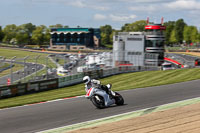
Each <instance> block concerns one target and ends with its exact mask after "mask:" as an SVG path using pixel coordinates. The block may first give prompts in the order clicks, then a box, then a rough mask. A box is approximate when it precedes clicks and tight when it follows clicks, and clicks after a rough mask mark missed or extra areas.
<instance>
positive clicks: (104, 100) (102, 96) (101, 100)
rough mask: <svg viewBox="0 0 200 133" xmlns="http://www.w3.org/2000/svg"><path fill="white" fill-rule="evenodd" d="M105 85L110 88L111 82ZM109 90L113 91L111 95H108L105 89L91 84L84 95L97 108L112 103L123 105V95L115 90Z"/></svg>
mask: <svg viewBox="0 0 200 133" xmlns="http://www.w3.org/2000/svg"><path fill="white" fill-rule="evenodd" d="M106 86H107V87H108V88H109V89H110V88H111V84H108V85H106ZM111 92H112V93H114V94H113V96H110V95H109V94H107V93H106V91H104V90H102V89H99V87H98V86H92V87H91V88H90V89H88V90H87V93H86V95H85V97H86V98H88V99H90V100H91V101H92V103H93V104H94V106H96V107H97V108H99V109H103V108H106V107H109V106H111V105H113V104H116V105H123V104H124V99H123V97H122V96H121V95H120V94H119V93H117V92H113V91H111Z"/></svg>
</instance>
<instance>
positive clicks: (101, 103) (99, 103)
mask: <svg viewBox="0 0 200 133" xmlns="http://www.w3.org/2000/svg"><path fill="white" fill-rule="evenodd" d="M95 96H98V98H99V100H98V99H97V98H96V97H95ZM91 101H92V103H93V104H94V106H96V107H97V108H99V109H103V108H105V101H104V98H103V97H102V96H100V95H94V96H92V98H91Z"/></svg>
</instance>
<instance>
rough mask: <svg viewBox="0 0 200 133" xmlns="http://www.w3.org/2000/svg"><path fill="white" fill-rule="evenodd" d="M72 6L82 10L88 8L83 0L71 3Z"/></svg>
mask: <svg viewBox="0 0 200 133" xmlns="http://www.w3.org/2000/svg"><path fill="white" fill-rule="evenodd" d="M70 5H72V6H76V7H80V8H83V7H87V5H86V4H85V2H84V1H82V0H77V1H73V2H70Z"/></svg>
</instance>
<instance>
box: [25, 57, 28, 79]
mask: <svg viewBox="0 0 200 133" xmlns="http://www.w3.org/2000/svg"><path fill="white" fill-rule="evenodd" d="M28 57H29V56H26V57H24V82H25V77H26V60H27V59H28Z"/></svg>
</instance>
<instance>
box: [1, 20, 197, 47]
mask: <svg viewBox="0 0 200 133" xmlns="http://www.w3.org/2000/svg"><path fill="white" fill-rule="evenodd" d="M146 25H147V23H146V20H139V21H136V22H133V23H126V24H124V25H123V26H122V27H121V29H120V30H115V29H113V28H112V26H111V25H104V26H100V31H101V44H102V45H104V46H107V45H112V44H113V35H114V34H116V33H117V32H137V31H140V32H143V31H145V26H146ZM164 25H165V26H166V30H165V31H164V32H165V37H166V45H172V44H178V45H180V44H183V43H184V44H191V43H199V42H200V33H199V31H198V29H197V27H195V26H190V25H187V24H186V23H185V22H184V20H183V19H178V20H177V21H168V22H165V23H164ZM68 27H69V26H67V25H66V26H63V25H62V24H56V25H50V26H49V27H46V26H45V25H40V26H36V25H33V24H32V23H27V24H22V25H19V26H17V25H15V24H11V25H6V26H5V27H4V28H2V27H1V26H0V42H4V43H8V44H16V45H22V46H24V45H27V44H28V45H34V44H37V45H45V44H46V45H49V41H50V37H51V35H50V28H68ZM77 27H80V26H77Z"/></svg>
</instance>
